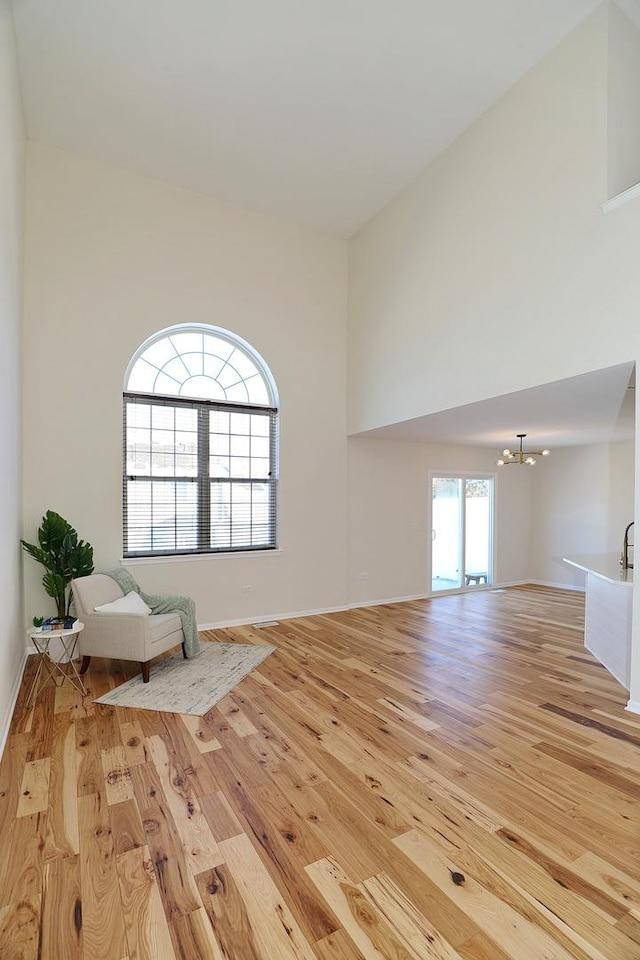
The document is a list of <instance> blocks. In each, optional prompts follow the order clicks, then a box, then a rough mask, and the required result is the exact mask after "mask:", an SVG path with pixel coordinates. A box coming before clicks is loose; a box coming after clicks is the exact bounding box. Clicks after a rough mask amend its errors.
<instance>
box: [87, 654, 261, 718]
mask: <svg viewBox="0 0 640 960" xmlns="http://www.w3.org/2000/svg"><path fill="white" fill-rule="evenodd" d="M201 645H202V650H201V651H200V653H199V654H197V656H195V657H191V658H190V659H189V660H185V659H184V657H183V656H182V653H174V654H173V655H172V656H171V657H168V658H167V659H166V660H161V661H160V662H159V663H157V664H155V665H153V666H152V667H151V679H150V680H149V683H143V681H142V676H141V675H138V676H136V677H133V678H132V679H131V680H127V682H126V683H123V684H121V685H120V686H119V687H116V689H115V690H110V691H109V693H106V694H105V695H104V696H103V697H98V699H97V700H96V701H95V702H96V703H106V704H110V705H111V706H113V707H137V708H138V709H140V710H161V711H163V712H164V713H183V714H185V713H186V714H193V715H195V716H197V717H203V716H204V715H205V713H208V711H209V710H211V708H212V707H214V706H215V705H216V703H218V701H219V700H222V698H223V697H226V695H227V694H228V693H230V692H231V690H233V688H234V687H236V686H237V685H238V684H239V683H240V681H241V680H242V679H243V678H244V677H246V676H247V674H249V673H251V671H252V670H255V668H256V667H257V666H258V665H259V664H261V663H262V661H263V660H266V658H267V657H268V656H269V655H270V654H271V653H273V651H274V650H275V649H276V648H275V647H272V646H270V645H266V646H252V645H249V644H240V643H206V642H205V643H202V644H201Z"/></svg>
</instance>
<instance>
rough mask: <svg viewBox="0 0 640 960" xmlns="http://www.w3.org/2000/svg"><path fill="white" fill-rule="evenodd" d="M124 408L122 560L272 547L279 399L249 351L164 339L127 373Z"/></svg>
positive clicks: (226, 337)
mask: <svg viewBox="0 0 640 960" xmlns="http://www.w3.org/2000/svg"><path fill="white" fill-rule="evenodd" d="M123 409H124V429H123V437H124V452H123V461H124V467H123V504H124V510H123V521H124V531H123V540H124V556H125V557H153V556H168V555H169V556H170V555H174V554H193V553H221V552H229V551H234V550H272V549H274V548H275V547H276V545H277V540H276V504H277V453H278V451H277V443H278V397H277V390H276V385H275V382H274V380H273V377H272V376H271V372H270V371H269V368H268V367H267V365H266V364H265V362H264V360H263V359H262V358H261V357H260V356H259V354H258V353H256V351H255V350H254V349H253V348H252V347H251V346H250V345H249V344H248V343H246V342H245V341H244V340H242V339H241V338H240V337H237V336H235V335H234V334H232V333H230V332H229V331H228V330H222V329H220V328H219V327H210V326H205V325H201V324H190V325H180V326H175V327H169V328H167V329H166V330H161V331H160V332H159V333H157V334H156V335H155V336H153V337H151V338H150V339H149V340H147V341H146V342H145V343H143V344H142V346H141V347H140V348H139V349H138V350H137V351H136V353H135V355H134V356H133V358H132V360H131V362H130V364H129V367H128V369H127V373H126V376H125V387H124V405H123Z"/></svg>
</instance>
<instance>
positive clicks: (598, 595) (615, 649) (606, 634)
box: [562, 553, 633, 690]
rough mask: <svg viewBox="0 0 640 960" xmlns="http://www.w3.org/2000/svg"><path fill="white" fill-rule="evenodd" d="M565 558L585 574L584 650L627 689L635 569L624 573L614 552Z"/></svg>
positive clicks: (629, 669) (566, 561)
mask: <svg viewBox="0 0 640 960" xmlns="http://www.w3.org/2000/svg"><path fill="white" fill-rule="evenodd" d="M562 559H563V560H564V562H565V563H569V564H571V566H572V567H577V569H578V570H582V571H584V573H585V574H586V585H585V590H586V607H585V629H584V645H585V647H586V648H587V650H588V651H589V652H590V653H592V654H593V655H594V657H596V658H597V659H598V660H599V661H600V663H601V664H602V665H603V666H604V667H606V668H607V670H608V671H609V673H611V674H613V676H614V677H615V678H616V680H617V681H618V682H619V683H621V684H622V686H623V687H624V688H625V690H628V689H629V683H630V672H631V602H632V594H633V590H632V589H631V588H632V586H633V570H623V569H622V567H621V565H620V555H619V554H615V553H596V554H592V555H588V556H579V557H563V558H562Z"/></svg>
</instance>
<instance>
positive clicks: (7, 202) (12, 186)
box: [0, 0, 25, 752]
mask: <svg viewBox="0 0 640 960" xmlns="http://www.w3.org/2000/svg"><path fill="white" fill-rule="evenodd" d="M23 167H24V131H23V126H22V102H21V96H20V87H19V82H18V73H17V66H16V53H15V42H14V36H13V17H12V14H11V3H10V2H9V0H0V332H1V335H2V350H0V449H2V454H3V457H2V470H1V471H0V526H1V528H2V538H1V540H0V609H2V637H1V638H0V752H1V749H2V746H3V745H4V741H5V737H6V733H7V725H8V722H9V720H10V715H11V710H12V707H13V700H14V696H15V693H16V684H17V682H18V681H19V679H20V674H21V668H22V665H23V662H24V654H25V644H24V633H23V630H22V625H23V618H22V578H21V558H20V541H19V538H20V535H21V530H20V511H21V506H20V503H21V499H20V315H21V312H22V217H23V212H22V209H23Z"/></svg>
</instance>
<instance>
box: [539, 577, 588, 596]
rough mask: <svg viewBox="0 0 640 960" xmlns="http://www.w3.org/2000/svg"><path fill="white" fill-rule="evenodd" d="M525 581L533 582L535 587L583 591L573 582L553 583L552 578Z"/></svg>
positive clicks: (583, 589)
mask: <svg viewBox="0 0 640 960" xmlns="http://www.w3.org/2000/svg"><path fill="white" fill-rule="evenodd" d="M526 582H527V583H533V584H535V586H536V587H551V588H552V589H553V590H573V591H574V592H575V593H584V591H585V588H584V587H579V586H576V584H573V583H554V582H553V581H552V580H527V581H526Z"/></svg>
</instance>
